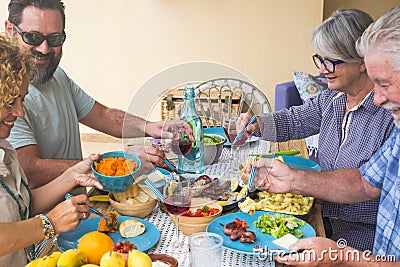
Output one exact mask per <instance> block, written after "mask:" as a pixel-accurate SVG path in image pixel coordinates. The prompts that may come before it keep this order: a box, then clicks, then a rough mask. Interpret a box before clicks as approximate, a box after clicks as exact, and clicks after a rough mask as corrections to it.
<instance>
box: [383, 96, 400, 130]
mask: <svg viewBox="0 0 400 267" xmlns="http://www.w3.org/2000/svg"><path fill="white" fill-rule="evenodd" d="M382 107H383V108H385V109H388V110H395V109H398V108H400V105H399V104H396V103H394V102H386V103H384V104H382ZM392 116H393V122H394V124H395V125H396V126H397V128H400V116H398V115H395V114H393V113H392Z"/></svg>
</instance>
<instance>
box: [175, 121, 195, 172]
mask: <svg viewBox="0 0 400 267" xmlns="http://www.w3.org/2000/svg"><path fill="white" fill-rule="evenodd" d="M170 132H171V133H172V134H173V138H172V140H171V151H172V152H173V153H174V154H175V155H177V156H178V166H177V167H178V168H177V172H178V173H182V172H183V170H184V169H185V159H186V157H185V156H186V155H188V154H189V153H190V151H191V150H192V141H191V140H190V139H189V136H188V135H187V134H186V133H185V132H184V129H183V127H180V128H171V129H170Z"/></svg>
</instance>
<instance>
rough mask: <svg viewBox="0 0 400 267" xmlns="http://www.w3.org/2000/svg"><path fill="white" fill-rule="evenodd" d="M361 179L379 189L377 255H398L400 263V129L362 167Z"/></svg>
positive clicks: (375, 250) (397, 258) (375, 247)
mask: <svg viewBox="0 0 400 267" xmlns="http://www.w3.org/2000/svg"><path fill="white" fill-rule="evenodd" d="M360 173H361V175H362V176H363V177H364V178H365V179H366V180H367V181H368V182H369V183H370V184H371V185H373V186H375V187H377V188H380V189H381V190H382V192H381V198H380V203H379V211H378V219H377V225H376V234H375V242H374V250H373V252H374V254H378V255H386V256H389V255H396V260H400V209H399V208H400V207H399V206H400V178H399V175H400V129H399V128H396V129H395V131H394V132H393V133H392V135H391V136H390V137H389V139H388V140H387V141H386V142H385V144H384V145H383V146H382V148H380V149H379V150H378V151H377V152H376V153H375V154H374V155H373V156H372V158H371V159H370V160H369V161H368V162H367V163H365V164H364V165H362V166H361V168H360Z"/></svg>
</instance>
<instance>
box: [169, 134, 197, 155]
mask: <svg viewBox="0 0 400 267" xmlns="http://www.w3.org/2000/svg"><path fill="white" fill-rule="evenodd" d="M191 149H192V142H191V141H190V140H189V139H187V138H181V139H179V140H174V141H172V144H171V150H172V152H174V153H175V154H176V155H187V154H189V152H190V150H191Z"/></svg>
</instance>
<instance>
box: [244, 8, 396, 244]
mask: <svg viewBox="0 0 400 267" xmlns="http://www.w3.org/2000/svg"><path fill="white" fill-rule="evenodd" d="M372 22H373V20H372V18H371V17H370V16H369V15H368V14H367V13H365V12H363V11H361V10H358V9H341V10H337V11H335V12H334V13H333V14H332V15H331V16H330V17H329V18H328V19H326V20H325V21H324V22H323V23H322V24H321V25H319V26H318V27H317V28H316V29H315V30H314V33H313V38H312V40H313V44H314V47H315V49H316V51H317V54H315V55H313V56H312V60H313V61H314V64H315V66H316V67H317V69H319V71H320V73H321V74H323V75H324V76H325V77H326V79H327V81H328V89H326V90H324V91H323V92H321V94H320V95H318V96H317V97H315V98H313V99H310V100H308V101H306V102H305V103H304V104H303V105H301V106H294V107H291V108H290V109H284V110H282V111H278V112H275V113H269V114H261V115H260V116H258V119H257V123H255V124H253V125H251V126H249V127H248V130H249V131H256V130H258V128H261V130H262V131H261V132H262V133H263V136H262V137H263V138H264V139H267V140H274V141H287V140H292V139H300V138H305V137H308V136H311V135H314V134H317V133H319V134H320V135H319V142H318V158H319V162H320V165H321V169H322V170H323V171H333V170H337V169H344V168H358V167H360V166H361V165H362V164H363V163H365V162H366V161H368V160H369V159H370V158H371V156H372V155H373V154H374V153H375V151H377V150H378V149H379V148H380V147H381V146H382V145H383V143H384V142H385V140H386V139H387V138H388V137H389V135H390V133H391V131H392V130H393V128H394V125H393V118H392V116H391V114H390V111H389V110H385V109H384V108H382V107H377V106H375V105H374V102H373V101H374V91H373V89H374V84H373V82H372V81H371V79H369V77H368V74H367V71H366V68H365V64H364V60H363V58H362V57H361V56H359V55H358V53H357V51H356V46H355V45H356V41H357V39H358V38H359V37H360V36H361V35H362V34H363V32H364V30H365V29H366V28H367V27H368V26H369V25H370V24H371V23H372ZM249 116H250V115H249V114H242V116H241V119H242V120H243V123H242V125H246V123H247V121H248V118H249ZM239 131H240V129H239ZM331 190H335V189H334V188H332V189H331ZM377 211H378V201H377V200H372V201H365V202H362V203H357V204H337V203H333V202H327V201H326V202H324V204H323V216H324V218H325V220H324V225H325V229H326V235H327V237H329V238H331V239H333V240H335V241H337V240H343V239H345V240H346V242H347V244H348V245H349V246H351V247H354V248H357V249H359V250H362V251H364V250H372V248H373V243H374V234H375V228H376V218H377Z"/></svg>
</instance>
